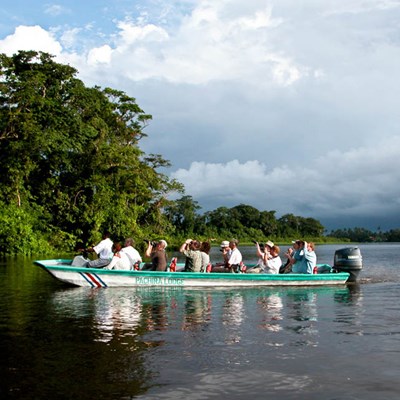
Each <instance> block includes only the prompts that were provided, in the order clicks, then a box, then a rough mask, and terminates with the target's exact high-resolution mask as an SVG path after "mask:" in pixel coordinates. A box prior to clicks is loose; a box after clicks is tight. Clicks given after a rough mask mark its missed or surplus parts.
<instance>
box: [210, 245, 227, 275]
mask: <svg viewBox="0 0 400 400" xmlns="http://www.w3.org/2000/svg"><path fill="white" fill-rule="evenodd" d="M219 251H220V252H221V253H222V261H221V262H218V263H215V264H214V265H213V266H212V269H211V272H227V265H228V260H229V257H230V255H231V253H232V250H231V248H230V247H229V241H228V240H223V241H222V242H221V245H220V249H219Z"/></svg>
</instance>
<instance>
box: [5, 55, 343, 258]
mask: <svg viewBox="0 0 400 400" xmlns="http://www.w3.org/2000/svg"><path fill="white" fill-rule="evenodd" d="M76 75H77V71H76V70H75V69H74V68H72V67H71V66H68V65H63V64H59V63H56V62H54V60H53V57H52V56H51V55H49V54H47V53H42V52H39V53H38V52H34V51H21V52H19V53H18V54H15V55H13V56H12V57H8V56H6V55H5V54H1V55H0V183H1V185H0V253H3V254H36V253H51V252H55V251H72V250H73V249H74V247H75V246H76V244H77V243H78V242H80V243H81V244H83V245H86V244H91V243H95V242H97V241H98V240H100V238H101V235H102V232H103V231H104V230H109V231H111V232H112V234H113V238H114V239H116V240H121V239H123V238H126V237H128V236H131V237H133V238H135V239H136V240H137V242H138V243H142V245H143V242H142V239H145V238H164V239H166V240H168V241H170V242H171V243H172V244H174V243H175V244H178V243H179V242H180V241H181V240H182V239H183V238H186V237H188V236H195V237H197V238H199V239H201V240H204V239H208V238H215V239H216V240H220V239H222V238H223V239H227V238H231V237H237V238H239V239H240V240H241V241H244V240H251V239H260V240H261V239H264V238H270V239H274V238H288V239H289V238H306V237H313V238H316V237H322V236H323V232H324V227H323V226H322V225H321V224H320V222H319V221H317V220H315V219H313V218H302V217H300V216H295V215H293V214H286V215H284V216H282V217H280V218H276V217H275V211H259V210H257V209H256V208H254V207H251V206H248V205H244V204H241V205H238V206H236V207H232V208H225V207H220V208H218V209H216V210H213V211H208V212H205V213H203V214H200V213H199V210H200V207H199V205H198V203H197V202H196V201H194V200H193V199H192V198H191V197H190V196H186V195H185V194H184V188H183V185H182V184H181V183H179V182H177V181H176V180H173V179H170V178H169V177H168V176H167V175H165V174H163V173H161V172H160V170H165V168H166V167H169V166H170V163H169V161H167V160H165V159H164V158H163V157H162V156H161V155H159V154H145V153H144V152H143V151H142V150H141V149H140V147H139V143H140V140H141V139H142V138H143V137H145V136H147V135H146V134H145V133H144V129H145V128H146V126H147V124H148V123H149V121H150V120H151V118H152V117H151V115H149V114H146V113H145V112H144V111H143V110H142V109H141V108H140V107H139V106H138V105H137V103H136V100H135V99H134V98H132V97H129V96H127V95H126V94H125V93H124V92H121V91H118V90H114V89H110V88H105V89H101V88H99V87H94V88H88V87H86V86H85V85H84V84H83V82H82V81H81V80H79V79H77V77H76ZM172 194H174V196H175V197H179V196H181V197H180V198H178V199H177V200H171V199H170V198H171V195H172ZM341 237H345V235H341Z"/></svg>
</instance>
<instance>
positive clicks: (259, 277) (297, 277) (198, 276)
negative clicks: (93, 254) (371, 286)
mask: <svg viewBox="0 0 400 400" xmlns="http://www.w3.org/2000/svg"><path fill="white" fill-rule="evenodd" d="M70 263H71V260H67V259H53V260H37V261H34V264H36V265H38V266H40V267H42V268H44V269H45V270H47V271H48V272H50V271H51V270H54V271H66V272H79V273H82V272H86V273H95V274H98V275H120V276H127V277H128V276H129V277H134V276H149V277H154V278H157V277H164V278H179V279H195V280H227V279H229V280H231V281H232V280H233V281H332V280H333V281H342V280H343V281H344V283H346V281H347V280H348V278H349V277H350V274H349V273H348V272H334V273H322V274H294V273H290V274H246V273H239V274H237V273H230V272H211V273H204V272H181V271H177V272H170V271H142V270H105V269H102V268H87V267H77V266H72V265H70Z"/></svg>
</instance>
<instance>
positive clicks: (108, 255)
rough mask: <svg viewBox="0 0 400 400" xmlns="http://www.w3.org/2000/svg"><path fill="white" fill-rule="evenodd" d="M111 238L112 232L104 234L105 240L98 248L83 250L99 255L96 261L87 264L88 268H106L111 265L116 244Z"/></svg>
mask: <svg viewBox="0 0 400 400" xmlns="http://www.w3.org/2000/svg"><path fill="white" fill-rule="evenodd" d="M110 236H111V234H110V232H108V231H106V232H104V234H103V239H102V240H101V241H100V242H99V243H98V244H97V245H96V246H92V247H88V248H87V249H85V250H83V251H86V252H88V253H95V254H96V255H97V258H96V259H95V260H90V261H89V262H88V263H87V265H86V266H87V267H88V268H104V267H105V266H107V265H108V264H110V262H111V259H112V258H113V256H114V253H113V251H112V249H113V244H114V243H113V241H112V240H111V239H110Z"/></svg>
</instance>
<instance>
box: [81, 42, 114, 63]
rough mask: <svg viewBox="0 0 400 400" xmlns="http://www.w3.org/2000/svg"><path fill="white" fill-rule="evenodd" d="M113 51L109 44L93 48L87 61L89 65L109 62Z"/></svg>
mask: <svg viewBox="0 0 400 400" xmlns="http://www.w3.org/2000/svg"><path fill="white" fill-rule="evenodd" d="M112 52H113V50H112V49H111V47H110V46H108V45H104V46H101V47H97V48H94V49H91V50H90V51H89V54H88V58H87V62H88V64H89V65H95V64H109V63H110V60H111V57H112Z"/></svg>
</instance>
